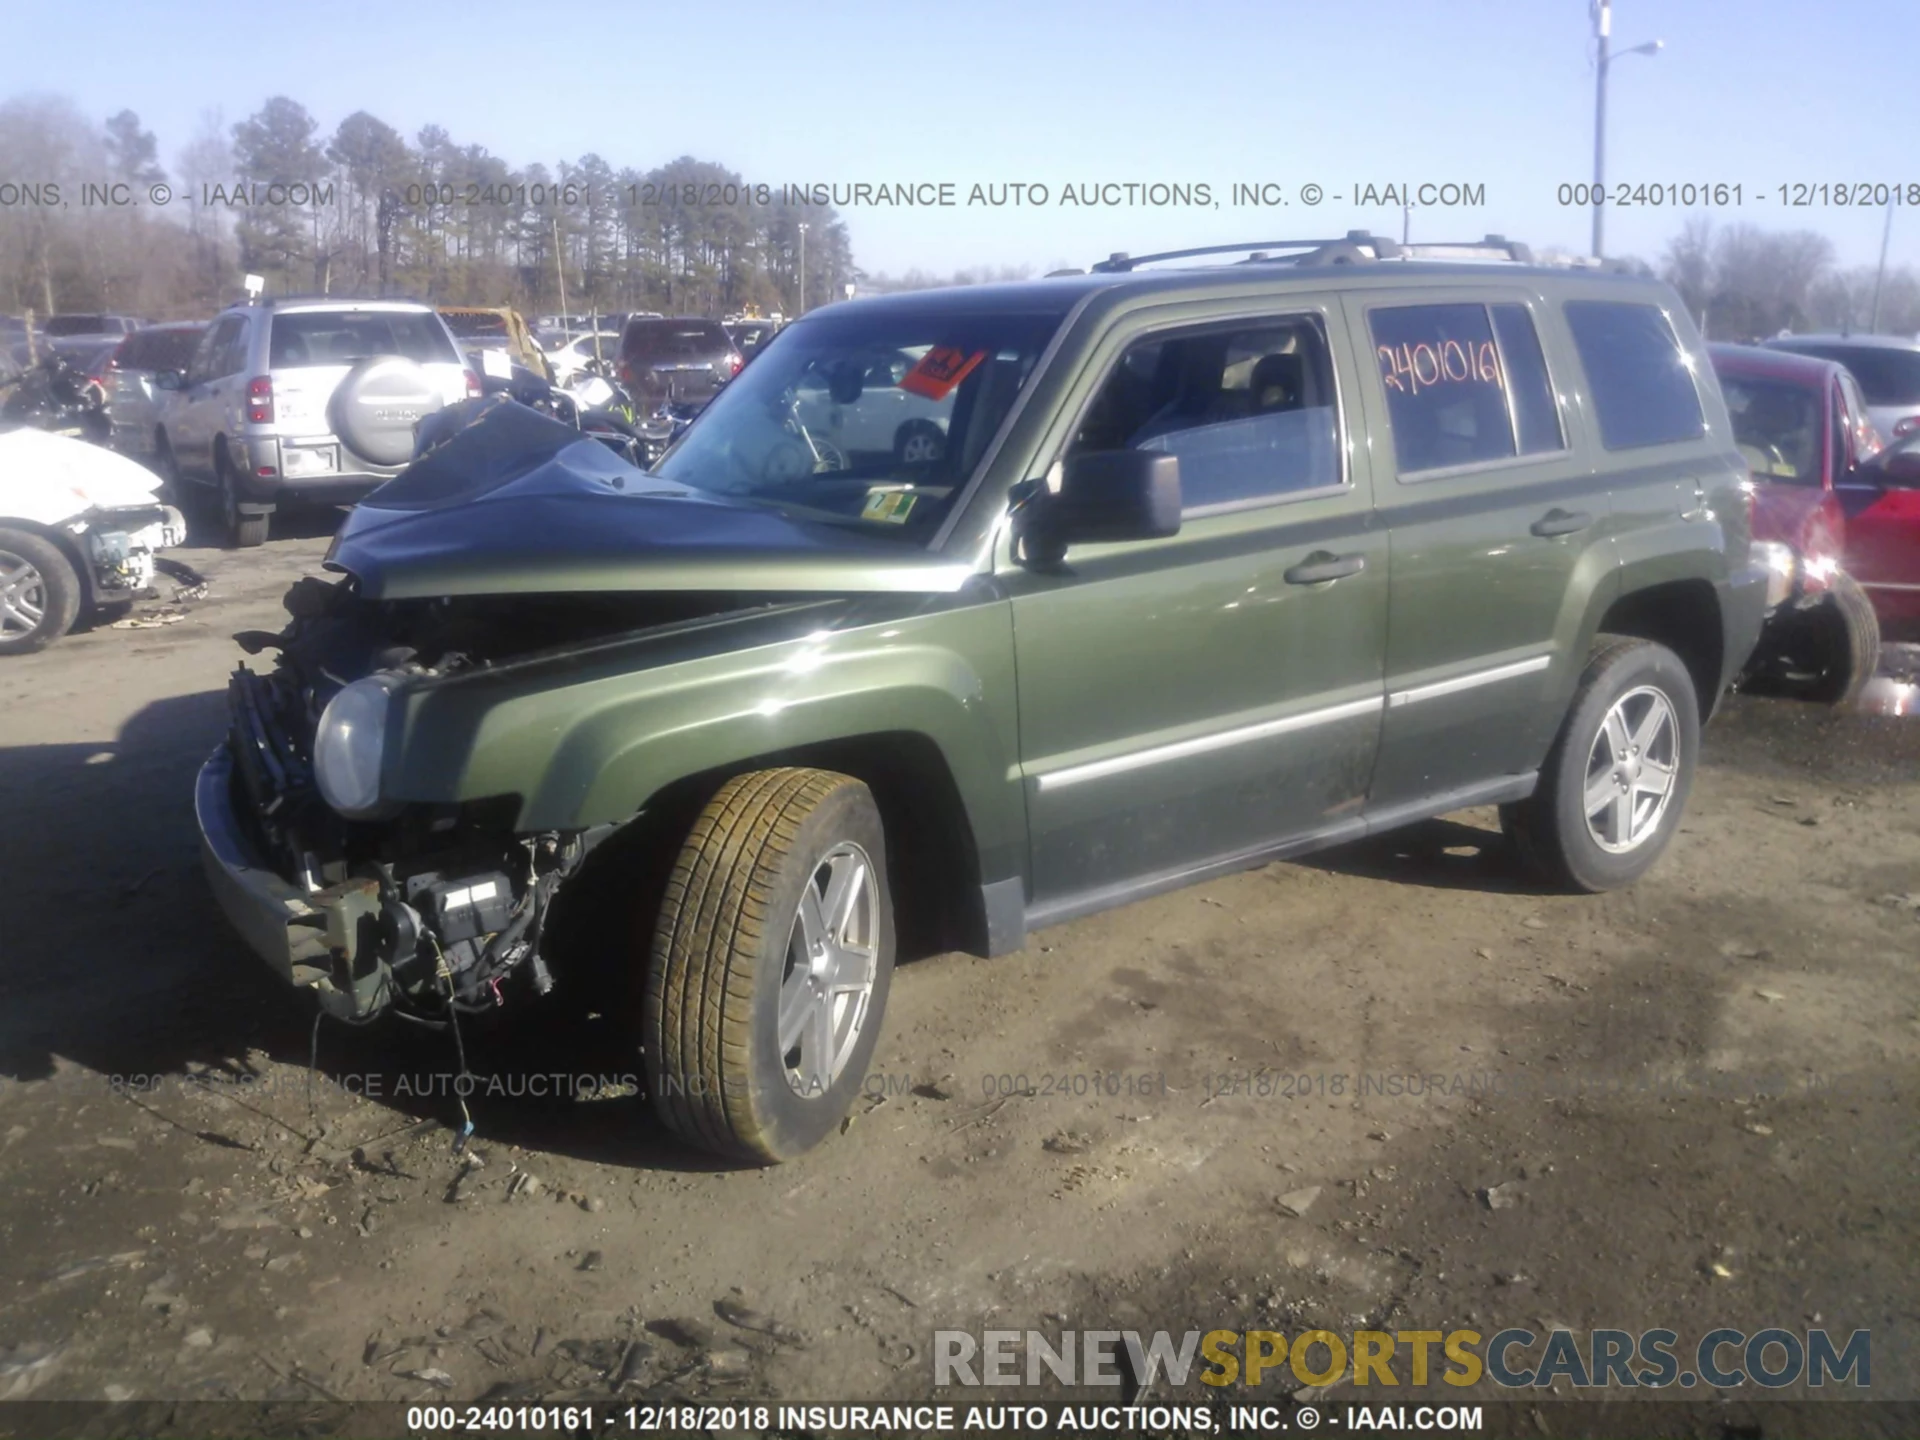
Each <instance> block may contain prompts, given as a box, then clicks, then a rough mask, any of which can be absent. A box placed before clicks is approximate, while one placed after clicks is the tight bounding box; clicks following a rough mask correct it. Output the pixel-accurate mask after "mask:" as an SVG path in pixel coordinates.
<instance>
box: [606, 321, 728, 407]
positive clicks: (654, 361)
mask: <svg viewBox="0 0 1920 1440" xmlns="http://www.w3.org/2000/svg"><path fill="white" fill-rule="evenodd" d="M744 363H745V361H744V360H743V359H742V357H741V355H740V352H739V350H737V349H735V348H734V343H733V339H732V337H731V336H729V335H728V334H727V332H726V330H725V329H723V328H722V327H721V325H720V322H719V321H717V320H703V319H700V318H698V317H683V318H680V319H676V320H644V319H634V320H629V321H628V322H627V328H626V330H625V331H623V332H622V334H621V336H620V359H619V361H618V364H617V373H618V374H619V377H620V383H621V384H623V385H625V386H626V387H627V389H628V391H629V392H631V394H632V395H633V398H634V401H635V402H636V403H637V404H638V405H640V406H641V407H642V408H643V409H651V408H653V407H655V406H658V405H686V406H691V407H693V408H695V409H698V408H699V407H701V406H703V405H705V404H706V403H707V402H708V401H709V400H711V399H712V398H713V397H714V396H715V395H717V394H719V393H720V387H721V386H723V385H725V384H726V383H727V382H728V381H729V380H731V379H732V378H733V377H734V376H736V375H738V374H739V373H740V367H741V365H743V364H744Z"/></svg>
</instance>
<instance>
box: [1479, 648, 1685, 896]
mask: <svg viewBox="0 0 1920 1440" xmlns="http://www.w3.org/2000/svg"><path fill="white" fill-rule="evenodd" d="M1699 755H1700V703H1699V699H1698V696H1697V695H1696V694H1695V691H1694V688H1693V677H1692V676H1691V675H1689V674H1688V673H1687V667H1686V666H1685V665H1684V664H1682V663H1681V660H1680V657H1679V656H1678V655H1675V654H1674V653H1673V652H1672V651H1671V650H1669V649H1667V648H1666V647H1665V646H1664V645H1656V644H1654V643H1653V642H1651V641H1648V640H1636V639H1631V638H1628V637H1625V636H1618V635H1603V636H1601V637H1600V640H1599V642H1598V643H1597V644H1596V645H1595V647H1594V650H1593V652H1592V654H1591V655H1590V656H1589V657H1588V660H1587V668H1586V670H1585V672H1584V673H1583V674H1582V675H1581V677H1580V684H1579V687H1578V688H1577V689H1576V690H1575V691H1574V696H1573V703H1572V705H1571V706H1570V707H1569V708H1568V711H1567V718H1566V720H1565V721H1564V722H1563V723H1562V725H1561V728H1560V734H1559V737H1558V738H1557V739H1556V740H1555V741H1554V744H1553V749H1552V750H1550V751H1548V752H1547V761H1546V764H1545V765H1544V766H1543V767H1542V769H1541V771H1540V783H1539V786H1538V788H1537V789H1535V791H1534V793H1533V794H1532V795H1531V796H1530V797H1529V798H1527V799H1526V800H1522V801H1520V802H1518V803H1517V804H1512V805H1503V806H1501V807H1500V819H1501V822H1502V824H1503V826H1504V827H1505V829H1506V831H1507V834H1508V836H1509V837H1510V838H1511V839H1512V840H1513V842H1514V845H1515V847H1516V849H1518V851H1519V853H1520V858H1521V860H1522V862H1523V863H1524V864H1525V865H1526V867H1527V868H1528V869H1529V870H1530V871H1531V872H1533V874H1534V875H1535V876H1536V877H1537V878H1539V879H1541V880H1544V881H1545V882H1547V883H1548V884H1550V885H1553V886H1555V887H1557V888H1561V889H1569V890H1580V891H1586V892H1589V893H1597V892H1599V891H1602V890H1613V889H1617V888H1619V887H1620V886H1623V885H1629V884H1631V883H1632V882H1633V881H1635V880H1637V879H1639V878H1640V876H1641V875H1643V874H1644V873H1645V872H1646V871H1647V869H1648V868H1649V867H1650V866H1651V865H1652V864H1653V862H1654V861H1655V860H1657V859H1659V858H1660V854H1661V852H1662V851H1663V850H1665V849H1666V847H1667V843H1668V842H1669V841H1670V840H1671V839H1672V838H1673V833H1674V831H1675V830H1677V829H1678V828H1679V826H1680V815H1681V812H1682V811H1683V810H1684V809H1685V808H1686V802H1687V795H1688V792H1689V791H1690V790H1691V789H1692V788H1693V772H1694V767H1695V765H1696V764H1697V762H1698V760H1699Z"/></svg>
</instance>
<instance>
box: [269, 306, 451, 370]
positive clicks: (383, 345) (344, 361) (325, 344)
mask: <svg viewBox="0 0 1920 1440" xmlns="http://www.w3.org/2000/svg"><path fill="white" fill-rule="evenodd" d="M270 350H271V353H270V354H269V356H268V359H267V367H268V368H269V369H272V370H293V369H298V368H300V367H301V366H306V365H351V364H353V363H354V362H356V361H359V360H365V359H367V358H368V357H369V356H372V355H404V356H405V357H406V358H407V359H409V360H417V361H419V362H420V363H421V364H423V365H424V364H431V363H434V362H436V361H451V362H452V363H454V364H458V363H459V361H460V355H459V352H458V351H456V350H455V349H454V348H453V343H452V341H450V340H449V339H448V338H447V332H446V328H445V327H444V326H443V325H441V323H440V318H439V317H438V316H437V315H425V314H422V313H420V312H419V311H416V310H310V311H296V312H294V313H293V314H290V315H276V316H274V317H273V341H272V345H271V347H270Z"/></svg>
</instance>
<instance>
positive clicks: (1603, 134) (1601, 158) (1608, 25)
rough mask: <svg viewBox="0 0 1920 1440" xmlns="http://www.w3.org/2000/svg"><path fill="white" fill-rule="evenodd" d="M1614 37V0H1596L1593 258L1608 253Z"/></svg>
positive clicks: (1594, 40) (1594, 1)
mask: <svg viewBox="0 0 1920 1440" xmlns="http://www.w3.org/2000/svg"><path fill="white" fill-rule="evenodd" d="M1612 39H1613V0H1593V43H1594V45H1595V46H1596V47H1597V49H1596V51H1595V54H1594V62H1593V258H1594V259H1596V260H1598V259H1599V258H1600V257H1601V256H1603V255H1605V254H1606V253H1607V252H1606V248H1605V247H1606V241H1605V239H1604V236H1605V234H1606V214H1607V63H1608V57H1607V46H1608V44H1609V43H1611V41H1612Z"/></svg>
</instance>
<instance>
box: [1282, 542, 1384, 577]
mask: <svg viewBox="0 0 1920 1440" xmlns="http://www.w3.org/2000/svg"><path fill="white" fill-rule="evenodd" d="M1366 568H1367V557H1366V556H1364V555H1335V554H1333V553H1331V552H1330V551H1326V550H1316V551H1314V552H1313V553H1312V554H1311V555H1309V556H1307V558H1306V559H1304V560H1302V561H1301V562H1300V563H1299V564H1298V565H1295V566H1292V567H1290V568H1289V569H1288V570H1287V571H1286V576H1285V578H1286V582H1287V583H1288V584H1289V585H1322V584H1325V583H1326V582H1327V581H1329V580H1342V579H1345V578H1346V577H1347V576H1349V575H1358V574H1359V573H1360V572H1361V571H1362V570H1364V569H1366Z"/></svg>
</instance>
